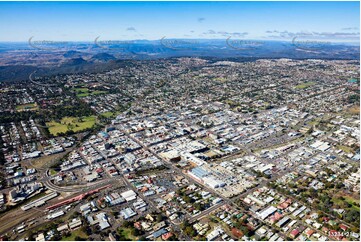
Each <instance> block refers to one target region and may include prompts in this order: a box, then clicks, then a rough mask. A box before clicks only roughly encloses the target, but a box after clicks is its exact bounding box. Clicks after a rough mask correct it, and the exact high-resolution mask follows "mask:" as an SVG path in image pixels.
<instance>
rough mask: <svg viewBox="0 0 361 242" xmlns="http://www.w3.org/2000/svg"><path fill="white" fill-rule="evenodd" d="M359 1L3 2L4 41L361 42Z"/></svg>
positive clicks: (1, 29)
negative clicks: (227, 40) (258, 40)
mask: <svg viewBox="0 0 361 242" xmlns="http://www.w3.org/2000/svg"><path fill="white" fill-rule="evenodd" d="M359 4H360V3H359V2H0V41H14V42H23V41H24V42H26V41H28V40H29V38H31V37H33V39H34V40H35V39H36V40H52V41H93V40H94V39H95V38H97V37H99V38H101V39H102V40H135V39H148V40H157V39H160V38H162V37H166V38H182V39H184V38H187V39H222V38H223V39H224V38H227V37H232V38H237V39H260V40H289V39H291V38H294V37H304V38H306V37H307V38H312V39H319V40H327V41H335V42H340V41H344V42H359V33H360V22H359V21H360V6H359Z"/></svg>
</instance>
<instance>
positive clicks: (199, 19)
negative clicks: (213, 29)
mask: <svg viewBox="0 0 361 242" xmlns="http://www.w3.org/2000/svg"><path fill="white" fill-rule="evenodd" d="M204 20H206V19H205V18H198V22H199V23H202V22H203V21H204Z"/></svg>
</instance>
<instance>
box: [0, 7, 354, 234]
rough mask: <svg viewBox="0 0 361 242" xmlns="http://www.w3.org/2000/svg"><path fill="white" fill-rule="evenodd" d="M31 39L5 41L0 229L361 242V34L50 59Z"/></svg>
mask: <svg viewBox="0 0 361 242" xmlns="http://www.w3.org/2000/svg"><path fill="white" fill-rule="evenodd" d="M0 6H1V3H0ZM358 18H359V16H358ZM202 21H203V20H202ZM358 38H359V37H358ZM160 41H161V42H162V41H164V39H163V40H162V39H161V40H160ZM169 43H170V42H168V44H169ZM171 43H172V44H175V43H176V42H171ZM179 43H180V44H184V43H186V44H190V43H191V44H194V43H193V42H190V41H189V42H186V41H184V42H178V44H179ZM223 43H224V44H227V43H229V39H225V40H224V41H223ZM233 43H234V42H233ZM161 44H162V43H161ZM163 45H164V43H163ZM29 48H30V50H28V49H25V50H21V51H14V52H12V51H4V53H3V54H2V53H1V52H0V55H1V56H0V63H1V65H2V66H1V70H2V72H3V74H2V75H1V78H4V80H3V81H0V114H1V115H0V148H1V149H0V239H1V240H11V241H20V240H28V241H57V240H70V241H80V240H88V241H93V240H95V241H104V240H107V241H125V240H132V241H146V240H149V241H155V240H157V241H166V240H171V241H172V240H176V241H200V240H201V241H206V240H207V241H235V240H237V241H238V240H240V241H251V240H252V241H292V240H296V241H306V240H307V241H327V240H330V241H341V240H348V241H359V240H360V235H359V234H360V94H359V93H360V61H359V46H358V47H357V52H358V53H357V55H358V57H357V58H348V57H345V58H332V57H330V58H323V57H319V58H317V57H315V56H313V55H314V53H310V56H308V57H307V58H304V57H303V55H304V54H305V53H304V51H302V57H300V58H291V57H288V56H287V57H283V58H271V57H252V58H251V57H245V58H243V57H239V56H236V57H232V58H230V57H228V56H227V57H219V56H213V57H205V56H186V55H185V56H172V57H161V58H144V56H142V55H139V54H137V53H136V54H135V56H136V57H134V58H129V56H123V57H124V58H123V59H118V58H116V57H114V56H116V54H114V53H116V52H117V51H118V50H112V49H111V48H110V50H109V51H110V52H109V53H110V54H106V53H105V51H103V50H100V52H96V53H93V52H88V53H85V54H84V55H82V57H79V56H78V55H79V53H81V52H80V51H79V50H76V51H73V50H70V51H69V50H64V51H63V50H57V51H54V53H53V52H52V51H49V50H36V51H40V52H39V54H38V57H39V56H42V55H43V57H42V58H45V59H46V60H45V59H41V58H40V59H39V60H37V61H39V62H36V61H35V62H32V61H31V60H30V59H28V58H27V56H28V55H34V53H36V52H34V50H32V49H31V48H32V46H30V47H29ZM144 48H146V47H144ZM147 48H148V47H147ZM165 48H168V49H169V46H166V47H165ZM205 48H206V47H205ZM296 48H300V47H299V46H296ZM352 48H354V47H352ZM102 51H103V52H104V53H103V52H102ZM112 51H113V52H112ZM175 51H176V50H175ZM349 51H351V52H352V51H354V49H351V50H349ZM77 52H79V53H77ZM139 52H141V51H139ZM59 53H63V54H62V55H63V56H65V58H68V57H67V55H71V58H72V59H71V61H72V63H71V64H70V63H67V64H66V66H55V65H53V64H52V63H50V62H51V60H52V58H55V59H56V58H57V57H58V56H59ZM178 53H179V52H178ZM345 53H346V52H345ZM217 55H218V54H217ZM9 56H13V58H14V60H15V62H18V65H17V66H16V65H14V66H13V64H10V63H8V61H9V58H8V57H9ZM87 56H88V57H87ZM90 56H91V57H90ZM95 57H96V58H98V59H97V61H94V62H91V63H90V62H88V60H89V58H90V59H92V60H94V58H95ZM23 58H25V60H24V59H23ZM34 58H35V57H34ZM82 58H83V59H82ZM79 59H82V60H83V61H84V59H85V60H87V63H83V61H80V60H79ZM105 59H106V60H105ZM48 61H50V62H49V63H48ZM66 61H67V60H66ZM79 61H80V62H81V63H78V62H79ZM22 62H24V63H27V64H24V63H22ZM40 62H42V63H43V64H44V66H45V67H44V68H51V69H52V70H53V69H57V71H59V70H60V71H59V72H57V73H55V72H51V71H50V69H47V70H46V71H44V69H39V68H40V67H39V66H40V65H41V64H39V63H40ZM45 62H46V63H45ZM75 62H77V63H75ZM19 63H21V64H19ZM29 63H30V64H29ZM109 63H111V68H109ZM103 65H107V66H106V67H105V66H103ZM49 66H50V67H49ZM15 67H16V68H15ZM70 67H71V70H72V71H69V68H70ZM80 67H81V68H84V69H81V68H80ZM77 68H78V69H77ZM76 69H77V70H79V71H75V70H76ZM5 72H6V73H5ZM9 73H10V74H11V73H18V75H19V80H15V79H11V78H9V77H8V76H9V75H10V74H9ZM8 74H9V75H8Z"/></svg>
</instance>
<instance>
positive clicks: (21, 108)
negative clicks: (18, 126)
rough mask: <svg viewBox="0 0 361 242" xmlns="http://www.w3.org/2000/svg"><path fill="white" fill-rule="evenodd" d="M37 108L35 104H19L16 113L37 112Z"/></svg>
mask: <svg viewBox="0 0 361 242" xmlns="http://www.w3.org/2000/svg"><path fill="white" fill-rule="evenodd" d="M38 109H39V107H38V105H37V104H36V103H27V104H21V105H17V106H16V111H18V112H21V111H35V110H38Z"/></svg>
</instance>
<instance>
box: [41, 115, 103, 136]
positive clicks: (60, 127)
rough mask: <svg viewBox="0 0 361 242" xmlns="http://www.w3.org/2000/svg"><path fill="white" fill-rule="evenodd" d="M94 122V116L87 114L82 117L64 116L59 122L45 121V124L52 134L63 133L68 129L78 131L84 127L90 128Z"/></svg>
mask: <svg viewBox="0 0 361 242" xmlns="http://www.w3.org/2000/svg"><path fill="white" fill-rule="evenodd" d="M95 123H96V116H94V115H93V116H87V117H82V118H77V117H64V118H62V119H61V121H60V122H55V121H51V122H47V123H46V126H47V127H48V129H49V132H50V133H51V134H52V135H57V134H59V133H65V132H67V131H68V130H72V131H74V132H80V131H82V130H84V129H87V128H91V127H93V125H94V124H95Z"/></svg>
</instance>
